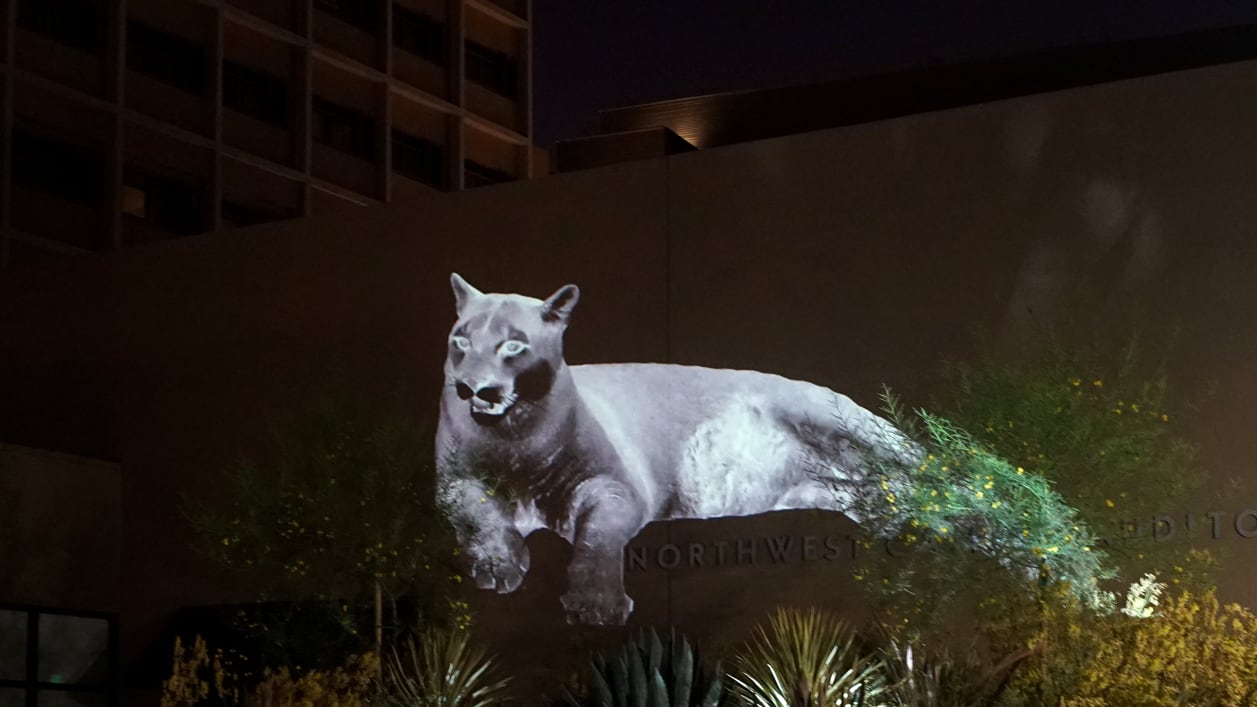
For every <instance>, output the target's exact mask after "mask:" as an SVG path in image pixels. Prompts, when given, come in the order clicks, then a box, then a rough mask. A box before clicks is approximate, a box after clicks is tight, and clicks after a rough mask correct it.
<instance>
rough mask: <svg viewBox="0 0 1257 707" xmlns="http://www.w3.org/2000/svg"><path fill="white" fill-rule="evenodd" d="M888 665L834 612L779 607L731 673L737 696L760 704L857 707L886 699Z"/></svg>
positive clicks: (771, 706) (759, 628) (760, 706)
mask: <svg viewBox="0 0 1257 707" xmlns="http://www.w3.org/2000/svg"><path fill="white" fill-rule="evenodd" d="M882 669H883V664H882V661H881V658H880V657H879V656H878V655H877V654H875V653H873V652H867V651H863V650H862V647H861V646H860V645H859V644H858V642H857V639H856V635H855V632H854V631H852V630H851V629H850V628H849V627H848V626H847V625H846V624H845V623H843V622H842V621H840V620H838V619H837V618H835V617H833V616H832V615H830V614H826V613H823V612H821V611H818V610H816V609H810V610H805V611H800V610H796V609H779V610H778V611H777V612H776V613H775V614H774V615H773V616H772V617H771V618H770V619H769V621H768V625H767V627H765V626H763V625H760V626H757V627H756V629H755V632H754V634H753V636H752V639H751V641H750V643H748V644H747V645H746V646H745V648H744V649H743V650H742V652H741V653H739V654H738V655H737V657H736V658H735V660H734V666H733V671H732V672H730V673H729V676H728V677H729V681H730V687H731V690H732V693H733V695H734V696H735V697H736V698H737V699H739V700H741V703H742V704H746V705H753V706H754V707H847V706H848V705H850V706H853V707H854V706H855V705H866V704H867V705H875V704H881V700H882V699H883V698H884V695H885V692H886V682H885V678H884V675H883V673H882Z"/></svg>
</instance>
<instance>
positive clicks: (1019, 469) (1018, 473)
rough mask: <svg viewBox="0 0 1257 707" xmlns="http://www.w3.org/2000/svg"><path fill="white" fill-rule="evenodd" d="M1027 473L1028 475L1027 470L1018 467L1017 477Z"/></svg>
mask: <svg viewBox="0 0 1257 707" xmlns="http://www.w3.org/2000/svg"><path fill="white" fill-rule="evenodd" d="M1025 473H1026V470H1025V469H1022V468H1021V467H1017V476H1023V475H1025Z"/></svg>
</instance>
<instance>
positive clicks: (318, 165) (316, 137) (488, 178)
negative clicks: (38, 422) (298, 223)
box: [0, 0, 546, 264]
mask: <svg viewBox="0 0 1257 707" xmlns="http://www.w3.org/2000/svg"><path fill="white" fill-rule="evenodd" d="M3 8H4V11H5V15H4V23H3V35H2V36H0V47H3V52H2V53H0V70H2V71H3V95H2V97H0V103H2V110H0V133H2V134H3V140H2V142H3V145H4V148H5V149H3V150H2V151H0V159H2V160H3V163H2V164H0V175H2V176H3V179H2V180H0V263H3V264H17V263H23V262H27V261H32V260H39V259H44V258H47V257H50V256H54V255H57V254H68V253H84V252H92V251H102V250H114V249H117V248H124V247H126V246H129V245H132V244H136V243H143V242H148V241H153V240H161V239H165V238H171V237H176V236H184V235H191V234H197V233H204V232H209V231H219V230H226V229H231V228H235V227H239V226H246V225H252V224H257V223H264V222H268V221H275V220H280V219H285V218H292V217H299V216H310V215H316V216H317V215H320V214H325V213H327V212H328V211H329V210H332V209H334V208H336V207H337V206H339V205H341V204H358V205H370V204H379V203H385V202H392V201H399V200H406V199H411V198H414V197H416V196H420V195H425V194H431V193H436V192H441V191H451V190H459V189H463V188H470V187H476V186H482V185H485V184H492V183H496V182H503V181H511V180H515V179H525V178H529V177H531V176H533V175H538V174H543V173H544V172H545V171H546V167H545V155H544V153H541V152H539V151H536V150H534V149H533V148H532V143H531V134H532V119H531V110H532V106H531V99H530V96H531V92H532V86H531V76H530V72H531V44H530V32H531V28H530V11H529V2H528V0H361V1H359V0H298V1H296V2H293V1H292V0H250V1H249V2H234V1H231V0H206V1H193V0H178V1H177V2H168V1H165V0H125V1H106V0H9V1H8V2H5V3H4V4H3Z"/></svg>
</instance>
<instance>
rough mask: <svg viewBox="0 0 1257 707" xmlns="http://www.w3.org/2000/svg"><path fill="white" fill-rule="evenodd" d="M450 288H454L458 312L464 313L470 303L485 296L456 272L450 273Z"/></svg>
mask: <svg viewBox="0 0 1257 707" xmlns="http://www.w3.org/2000/svg"><path fill="white" fill-rule="evenodd" d="M450 287H452V288H454V311H456V312H462V311H463V307H465V306H467V303H468V302H470V301H471V300H473V299H475V298H477V297H480V296H481V295H483V294H484V293H483V292H481V291H480V290H477V289H476V288H474V287H472V286H471V285H470V284H468V282H467V281H466V280H464V279H463V278H462V276H461V275H459V274H458V273H456V272H452V273H450Z"/></svg>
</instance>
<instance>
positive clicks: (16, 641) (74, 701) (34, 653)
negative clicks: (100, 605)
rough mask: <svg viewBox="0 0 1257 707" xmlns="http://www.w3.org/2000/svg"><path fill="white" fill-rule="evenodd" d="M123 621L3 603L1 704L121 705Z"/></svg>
mask: <svg viewBox="0 0 1257 707" xmlns="http://www.w3.org/2000/svg"><path fill="white" fill-rule="evenodd" d="M117 633H118V632H117V622H116V620H115V619H114V618H113V617H112V616H108V615H105V614H87V613H82V614H80V613H69V612H62V611H51V610H36V609H33V608H29V607H22V606H14V605H0V704H7V705H23V704H40V705H44V704H65V705H84V706H93V707H95V706H99V707H107V706H108V705H115V704H117V679H116V676H117V660H116V646H117Z"/></svg>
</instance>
